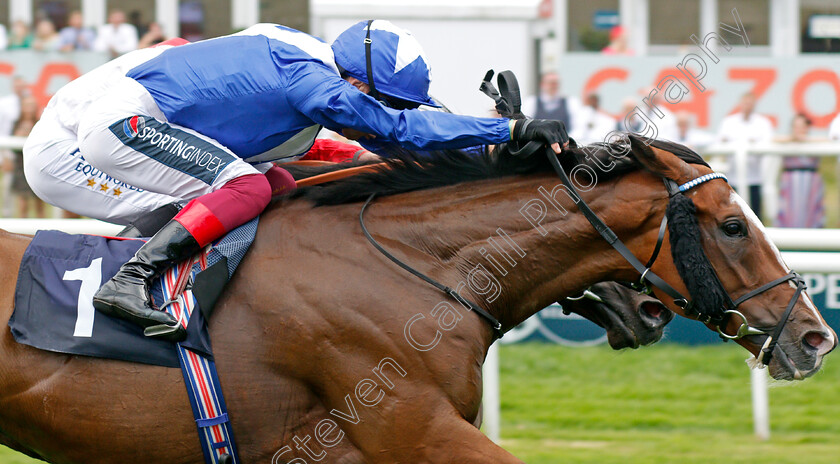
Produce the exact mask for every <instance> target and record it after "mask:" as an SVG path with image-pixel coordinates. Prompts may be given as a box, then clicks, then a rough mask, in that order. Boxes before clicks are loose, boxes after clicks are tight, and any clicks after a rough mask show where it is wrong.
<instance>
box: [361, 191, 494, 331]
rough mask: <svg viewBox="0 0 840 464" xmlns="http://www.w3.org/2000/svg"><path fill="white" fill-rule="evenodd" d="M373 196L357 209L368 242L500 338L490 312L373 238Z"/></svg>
mask: <svg viewBox="0 0 840 464" xmlns="http://www.w3.org/2000/svg"><path fill="white" fill-rule="evenodd" d="M375 196H376V194H375V193H374V194H371V196H370V197H368V199H367V201H366V202H365V204H364V205H363V206H362V210H361V211H359V225H360V226H362V233H363V234H365V238H367V239H368V241H369V242H370V244H371V245H373V246H374V248H376V249H377V250H379V252H380V253H382V254H383V255H385V257H386V258H388V259H390V260H391V261H393V262H394V264H396V265H397V266H399V267H401V268H403V269H405V270H406V271H408V272H410V273H412V274H413V275H415V276H417V277H419V278H421V279H423V280H424V281H426V282H428V283H429V284H431V285H432V286H434V287H435V288H437V289H438V290H440V291H442V292H443V293H445V294H447V295H448V296H450V297H452V299H454V300H455V301H457V302H458V303H461V304H462V305H463V306H465V307H467V308H470V310H471V311H472V312H474V313H476V314H478V315H479V316H481V317H482V318H484V320H486V321H487V323H488V324H490V327H491V328H492V329H493V339H494V340H495V339H498V338H502V335H504V334H505V332H504V330H502V323H501V322H499V320H498V319H496V318H495V317H493V315H492V314H490V313H489V312H487V311H486V310H484V308H482V307H481V306H478V305H477V304H475V303H473V302H472V301H470V300H468V299H466V298H464V297H463V296H461V294H460V293H458V292H457V291H455V289H453V288H450V287H447V286H446V285H443V284H442V283H440V282H438V281H436V280H434V279H432V278H431V277H429V276H427V275H426V274H423V273H422V272H420V271H418V270H417V269H414V268H413V267H411V266H409V265H408V264H405V263H404V262H402V261H400V260H399V259H398V258H397V257H396V256H394V255H392V254H391V253H389V252H388V250H386V249H385V248H384V247H383V246H382V245H380V244H379V242H377V241H376V239H375V238H373V236H372V235H371V234H370V232H368V230H367V227H365V210H366V209H367V207H368V205H369V204H370V202H371V201H373V197H375Z"/></svg>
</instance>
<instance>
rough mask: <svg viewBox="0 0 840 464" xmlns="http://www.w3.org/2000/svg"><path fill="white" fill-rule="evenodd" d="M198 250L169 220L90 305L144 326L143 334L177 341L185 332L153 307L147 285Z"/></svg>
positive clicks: (184, 232) (194, 243)
mask: <svg viewBox="0 0 840 464" xmlns="http://www.w3.org/2000/svg"><path fill="white" fill-rule="evenodd" d="M199 250H201V246H200V245H199V244H198V242H196V240H195V238H193V236H192V235H191V234H190V233H189V232H188V231H187V229H186V228H184V226H182V225H181V224H180V223H179V222H177V221H169V222H168V223H167V224H166V225H165V226H163V228H161V229H160V231H159V232H158V233H156V234H155V235H154V236H153V237H152V238H150V239H149V241H148V242H146V244H145V245H143V246H142V247H141V248H140V249H139V250H137V253H136V254H135V255H134V258H132V259H131V261H129V262H127V263H125V264H123V266H122V267H121V268H120V270H119V272H117V274H116V275H115V276H114V277H113V278H112V279H111V280H109V281H108V282H106V283H105V285H103V286H102V288H100V289H99V291H98V292H96V294H95V295H94V296H93V307H94V308H96V309H97V310H99V311H100V312H102V313H105V314H108V315H111V316H116V317H119V318H121V319H125V320H127V321H130V322H133V323H135V324H138V325H140V326H143V327H145V328H146V331H145V333H146V335H147V336H151V337H158V338H162V339H166V340H172V341H180V340H183V339H184V338H185V337H186V331H185V330H184V328H183V327H181V325H180V324H178V321H176V320H175V318H174V317H172V316H170V315H169V314H168V313H166V312H164V311H159V310H156V309H154V308H153V307H152V303H151V297H150V296H149V285H150V283H151V281H152V279H154V278H155V277H157V276H159V275H160V274H162V273H163V272H164V271H166V270H167V269H169V268H170V267H171V266H172V265H173V264H175V263H177V262H178V261H180V260H182V259H186V258H189V257H190V256H192V255H194V254H195V253H197V252H198V251H199Z"/></svg>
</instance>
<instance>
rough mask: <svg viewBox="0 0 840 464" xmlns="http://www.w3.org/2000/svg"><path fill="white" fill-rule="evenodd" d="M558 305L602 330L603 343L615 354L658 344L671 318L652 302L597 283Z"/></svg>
mask: <svg viewBox="0 0 840 464" xmlns="http://www.w3.org/2000/svg"><path fill="white" fill-rule="evenodd" d="M561 304H562V306H563V310H564V311H566V312H572V313H575V314H579V315H581V316H583V317H585V318H586V319H589V320H590V321H592V322H594V323H595V324H598V325H599V326H600V327H602V328H603V329H604V330H606V331H607V341H608V342H609V344H610V346H611V347H612V348H613V349H616V350H620V349H624V348H633V349H636V348H638V347H640V346H645V345H650V344H653V343H656V342H658V341H659V340H660V339H662V336H663V335H664V334H665V326H666V325H668V323H669V322H671V320H672V319H673V318H674V313H673V312H671V311H670V310H668V308H666V307H665V305H663V304H662V302H660V301H659V300H657V299H656V298H654V297H652V296H650V295H647V294H645V293H641V292H639V291H637V290H634V289H632V288H629V287H627V286H624V285H622V284H620V283H618V282H599V283H597V284H595V285H593V286H592V287H590V288H589V290H587V292H585V293H583V294H581V295H579V296H576V297H570V298H566V299H565V300H563V301H562V302H561Z"/></svg>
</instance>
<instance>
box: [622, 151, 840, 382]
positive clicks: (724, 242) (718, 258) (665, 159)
mask: <svg viewBox="0 0 840 464" xmlns="http://www.w3.org/2000/svg"><path fill="white" fill-rule="evenodd" d="M630 148H631V152H632V155H633V157H634V158H635V159H636V160H637V161H638V162H639V163H641V165H642V166H643V167H644V168H645V169H646V170H648V171H650V172H652V173H654V174H656V175H657V176H659V177H662V178H664V179H668V180H670V181H673V183H675V184H678V185H681V186H683V188H682V189H681V190H684V192H678V191H673V190H672V191H671V193H670V195H669V199H668V206H667V212H666V214H667V216H668V234H669V237H668V243H667V244H666V247H669V248H670V250H667V251H669V252H670V255H671V257H672V260H667V259H663V260H660V261H659V262H657V263H655V264H654V265H653V267H652V271H653V272H655V273H657V274H659V275H663V276H672V275H679V277H680V281H679V282H675V281H673V279H666V280H669V281H671V283H672V284H673V285H674V286H675V287H676V288H678V289H679V291H680V292H687V294H688V295H689V297H690V299H689V301H690V303H689V304H687V305H684V304H679V303H681V302H679V301H675V299H674V298H673V297H671V296H670V295H666V294H665V292H663V290H662V289H659V288H655V289H654V292H655V293H656V295H657V296H659V297H660V298H661V299H662V301H664V302H666V304H667V305H668V306H669V308H670V309H672V310H674V311H676V312H677V313H679V314H681V315H684V316H688V317H692V318H696V319H699V320H701V321H703V322H705V323H706V325H707V326H709V327H710V328H712V329H715V330H718V331H719V332H720V333H721V336H723V337H724V338H730V339H734V340H735V341H736V342H737V343H738V344H740V345H742V346H743V347H745V348H746V349H748V350H749V351H750V352H751V353H753V354H754V355H756V360H757V362H758V363H765V364H768V366H769V368H770V374H771V375H772V376H773V377H774V378H776V379H802V378H805V377H808V376H810V375H812V374H814V373H815V372H816V371H817V370H819V368H820V367H821V364H822V359H823V357H824V356H825V355H826V354H827V353H829V352H830V351H831V350H833V349H834V347H835V346H836V345H837V336H836V334H835V333H834V331H833V330H832V329H831V328H830V327H829V326H828V325H827V324H826V322H825V320H824V319H823V318H822V316H821V315H820V313H819V311H818V310H817V309H816V307H815V306H814V303H813V301H812V300H811V298H810V297H809V296H808V294H807V292H805V291H804V283H803V281H802V279H801V277H799V276H798V275H797V274H795V273H792V272H791V270H790V269H789V268H788V266H787V265H786V264H785V262H784V260H783V259H782V256H781V254H780V253H779V250H778V249H777V248H776V246H775V245H774V244H773V242H772V241H771V240H770V239H769V237H768V235H767V233H766V231H765V229H764V226H763V225H762V224H761V222H760V221H759V220H758V218H757V217H756V215H755V214H754V213H753V212H752V211H751V210H750V208H749V207H748V206H747V205H746V204H745V202H744V201H743V200H742V199H741V197H740V196H738V194H737V193H736V192H735V191H734V190H733V189H732V188H731V187H730V186H729V184H728V183H727V182H725V180H724V179H721V178H714V179H713V180H709V181H708V182H703V181H702V179H712V178H713V176H709V175H711V174H713V172H712V170H711V169H710V168H709V167H708V165H705V163H702V164H689V163H688V162H686V161H685V160H684V159H683V158H684V157H680V156H677V155H676V154H675V153H676V152H679V151H680V150H683V151H685V150H687V148H685V147H683V146H681V145H677V144H673V143H670V142H661V141H649V140H644V139H641V138H638V137H634V136H630ZM703 176H709V177H705V178H704V177H703ZM698 179H701V180H698ZM664 190H665V189H664V188H663V191H664ZM663 251H666V250H665V249H663ZM684 294H686V293H684Z"/></svg>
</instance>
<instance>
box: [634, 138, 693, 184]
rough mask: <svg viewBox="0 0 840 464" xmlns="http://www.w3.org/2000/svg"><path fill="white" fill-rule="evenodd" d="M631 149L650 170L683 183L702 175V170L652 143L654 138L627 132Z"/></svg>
mask: <svg viewBox="0 0 840 464" xmlns="http://www.w3.org/2000/svg"><path fill="white" fill-rule="evenodd" d="M627 136H628V138H629V139H630V151H631V152H632V154H633V156H634V157H635V158H636V160H637V161H638V162H639V163H641V164H642V166H644V167H645V169H647V170H648V171H650V172H652V173H654V174H658V175H660V176H662V177H665V178H668V179H671V180H673V181H675V182H677V183H679V184H683V183H685V182H688V181H690V180H692V179H695V178H697V177H699V176H700V172H699V171H698V170H697V169H696V168H694V167H693V166H692V165H690V164H688V163H686V162H685V161H683V160H682V159H680V157H679V156H677V155H675V154H673V153H671V152H670V151H667V150H663V149H661V148H656V147H654V146H653V145H651V142H653V140H652V139H648V138H643V137H639V136H637V135H634V134H627Z"/></svg>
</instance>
